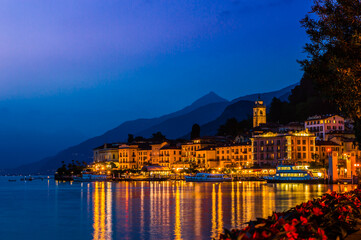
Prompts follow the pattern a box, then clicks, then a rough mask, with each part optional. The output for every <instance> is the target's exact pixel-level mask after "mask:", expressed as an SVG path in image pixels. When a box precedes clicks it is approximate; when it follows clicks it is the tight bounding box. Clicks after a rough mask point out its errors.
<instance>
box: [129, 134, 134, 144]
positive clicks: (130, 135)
mask: <svg viewBox="0 0 361 240" xmlns="http://www.w3.org/2000/svg"><path fill="white" fill-rule="evenodd" d="M132 142H134V135H133V134H130V133H129V134H128V143H132Z"/></svg>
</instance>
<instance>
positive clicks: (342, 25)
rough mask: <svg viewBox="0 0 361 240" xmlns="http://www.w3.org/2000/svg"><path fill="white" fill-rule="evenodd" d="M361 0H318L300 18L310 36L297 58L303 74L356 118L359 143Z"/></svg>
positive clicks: (360, 120) (342, 109) (360, 115)
mask: <svg viewBox="0 0 361 240" xmlns="http://www.w3.org/2000/svg"><path fill="white" fill-rule="evenodd" d="M360 13H361V2H360V1H357V0H317V1H315V2H314V5H313V6H312V11H311V13H310V14H312V16H311V15H306V17H305V18H304V19H303V20H302V21H301V24H302V26H303V27H304V28H305V29H306V33H307V34H308V36H309V38H310V43H308V44H306V46H305V51H306V53H307V54H308V56H307V59H305V60H303V61H300V63H301V65H302V67H303V70H304V71H305V74H308V75H309V76H310V77H311V78H312V79H314V81H315V82H316V86H317V87H318V88H319V89H320V90H321V92H322V93H323V94H324V95H325V96H326V97H328V98H330V99H331V100H332V101H333V102H334V103H336V105H337V106H338V108H339V110H340V111H341V112H342V113H344V114H345V115H346V116H348V117H350V118H352V119H353V120H354V121H355V134H356V138H357V141H358V142H359V143H361V18H360Z"/></svg>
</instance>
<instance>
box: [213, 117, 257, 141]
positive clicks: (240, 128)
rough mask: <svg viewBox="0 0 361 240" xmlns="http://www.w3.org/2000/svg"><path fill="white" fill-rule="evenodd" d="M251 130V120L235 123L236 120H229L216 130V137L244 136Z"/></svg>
mask: <svg viewBox="0 0 361 240" xmlns="http://www.w3.org/2000/svg"><path fill="white" fill-rule="evenodd" d="M251 128H252V119H246V120H242V121H240V122H238V121H237V119H236V118H230V119H228V120H227V122H226V123H225V124H223V125H221V126H220V127H219V128H218V133H217V135H218V136H232V137H233V138H234V137H236V136H238V135H242V134H245V133H246V132H247V131H248V130H249V129H251Z"/></svg>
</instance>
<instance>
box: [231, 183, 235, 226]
mask: <svg viewBox="0 0 361 240" xmlns="http://www.w3.org/2000/svg"><path fill="white" fill-rule="evenodd" d="M231 204H232V205H231V214H232V217H231V227H232V228H235V227H236V220H235V214H236V211H235V207H234V182H232V192H231Z"/></svg>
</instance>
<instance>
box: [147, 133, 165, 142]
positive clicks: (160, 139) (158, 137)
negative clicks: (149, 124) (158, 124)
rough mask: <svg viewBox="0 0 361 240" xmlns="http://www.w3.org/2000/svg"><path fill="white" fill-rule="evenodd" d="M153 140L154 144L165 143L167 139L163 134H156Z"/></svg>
mask: <svg viewBox="0 0 361 240" xmlns="http://www.w3.org/2000/svg"><path fill="white" fill-rule="evenodd" d="M151 140H153V141H154V142H164V141H165V140H166V138H165V136H164V135H163V134H162V133H161V132H156V133H153V134H152V138H151Z"/></svg>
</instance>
